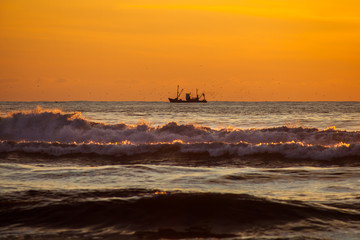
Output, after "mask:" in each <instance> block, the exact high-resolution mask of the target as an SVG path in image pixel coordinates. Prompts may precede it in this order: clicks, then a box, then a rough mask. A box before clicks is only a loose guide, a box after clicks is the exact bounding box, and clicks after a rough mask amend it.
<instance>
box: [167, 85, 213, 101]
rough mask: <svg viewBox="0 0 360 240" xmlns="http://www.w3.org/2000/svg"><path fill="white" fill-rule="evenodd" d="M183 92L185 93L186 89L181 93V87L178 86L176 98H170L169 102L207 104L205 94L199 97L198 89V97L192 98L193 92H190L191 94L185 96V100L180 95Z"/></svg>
mask: <svg viewBox="0 0 360 240" xmlns="http://www.w3.org/2000/svg"><path fill="white" fill-rule="evenodd" d="M183 91H184V89H181V91H180V92H179V85H178V86H177V92H176V98H169V101H170V102H171V103H207V101H206V99H205V93H204V92H203V93H202V94H200V95H199V94H198V90H197V89H196V97H192V96H191V92H190V93H186V94H185V100H183V99H180V95H181V93H182V92H183Z"/></svg>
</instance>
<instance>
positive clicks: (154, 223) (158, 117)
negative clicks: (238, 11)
mask: <svg viewBox="0 0 360 240" xmlns="http://www.w3.org/2000/svg"><path fill="white" fill-rule="evenodd" d="M359 170H360V103H359V102H209V103H208V104H174V103H165V102H0V184H1V185H0V239H22V238H24V237H25V236H26V237H28V238H29V239H44V238H50V239H51V238H52V239H73V238H77V239H162V238H167V239H194V238H196V239H199V238H200V239H208V238H224V239H234V238H236V239H278V238H282V239H309V238H311V239H358V236H359V234H360V231H359V230H358V229H360V208H359V204H360V184H359V183H360V174H359Z"/></svg>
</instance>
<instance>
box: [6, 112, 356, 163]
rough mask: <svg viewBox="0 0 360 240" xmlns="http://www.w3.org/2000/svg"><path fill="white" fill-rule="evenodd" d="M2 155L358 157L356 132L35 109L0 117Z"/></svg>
mask: <svg viewBox="0 0 360 240" xmlns="http://www.w3.org/2000/svg"><path fill="white" fill-rule="evenodd" d="M0 140H1V142H0V152H14V151H19V152H36V153H46V154H50V155H55V156H59V155H66V154H74V153H76V154H78V153H80V154H81V153H95V154H101V155H112V156H123V155H127V156H129V155H130V156H131V155H136V154H145V153H155V152H163V151H164V149H166V150H168V149H169V147H172V148H173V149H172V151H173V152H179V153H206V154H208V155H210V156H213V157H219V156H227V155H230V156H245V155H252V154H268V153H271V154H273V153H276V154H278V153H279V154H281V155H283V156H285V157H289V158H309V159H332V158H341V157H348V156H355V157H359V156H360V149H359V148H360V147H359V146H360V132H349V131H339V130H336V128H334V127H329V128H327V129H325V130H320V129H317V128H304V127H286V126H282V127H273V128H263V129H255V128H253V129H233V128H224V129H212V128H209V127H205V126H197V125H193V124H181V125H179V124H178V123H176V122H169V123H167V124H164V125H162V126H151V125H150V124H148V123H146V122H140V123H139V124H137V125H128V124H126V123H118V124H105V123H97V122H93V121H89V120H87V119H85V118H83V117H82V116H81V113H79V112H76V113H64V112H62V111H61V110H57V109H55V110H49V109H42V108H39V107H38V108H36V109H33V110H30V111H18V112H12V113H9V114H8V115H7V116H6V117H4V118H1V119H0Z"/></svg>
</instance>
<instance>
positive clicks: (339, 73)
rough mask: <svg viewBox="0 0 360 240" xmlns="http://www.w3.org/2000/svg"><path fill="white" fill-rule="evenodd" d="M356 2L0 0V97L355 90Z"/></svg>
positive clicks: (239, 95) (333, 93)
mask: <svg viewBox="0 0 360 240" xmlns="http://www.w3.org/2000/svg"><path fill="white" fill-rule="evenodd" d="M359 12H360V2H359V1H355V0H344V1H341V2H339V1H334V0H329V1H324V0H319V1H315V2H314V1H310V0H301V1H300V0H292V1H288V0H267V1H265V0H237V1H235V0H228V1H218V0H216V1H215V0H212V1H211V0H210V1H205V0H198V1H187V0H183V1H168V0H167V1H165V0H160V1H157V3H156V4H155V3H153V1H148V0H133V1H126V0H125V1H116V0H106V1H94V0H78V1H68V0H53V1H47V0H34V1H25V0H17V1H10V0H4V1H1V3H0V69H1V71H0V101H40V100H46V101H71V100H93V101H167V98H168V97H175V95H176V86H177V85H180V87H182V88H185V90H186V91H192V92H194V91H195V89H196V88H198V89H199V90H200V91H205V92H206V98H207V100H209V101H360V94H359V90H360V15H359Z"/></svg>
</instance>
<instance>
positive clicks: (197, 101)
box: [169, 98, 207, 103]
mask: <svg viewBox="0 0 360 240" xmlns="http://www.w3.org/2000/svg"><path fill="white" fill-rule="evenodd" d="M169 102H171V103H207V101H206V100H199V99H190V100H182V99H176V98H169Z"/></svg>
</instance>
